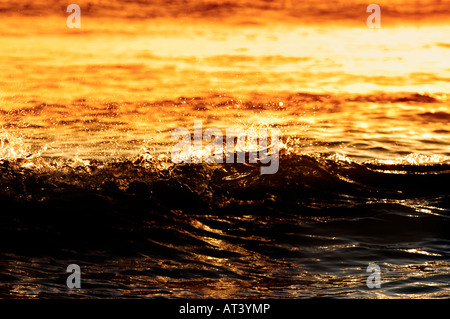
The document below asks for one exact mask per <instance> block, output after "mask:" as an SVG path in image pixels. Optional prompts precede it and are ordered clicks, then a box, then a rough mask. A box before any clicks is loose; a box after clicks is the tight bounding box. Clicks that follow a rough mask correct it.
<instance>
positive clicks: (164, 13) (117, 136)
mask: <svg viewBox="0 0 450 319" xmlns="http://www.w3.org/2000/svg"><path fill="white" fill-rule="evenodd" d="M24 3H25V2H24ZM408 3H409V6H408V7H407V8H408V10H406V12H407V15H406V13H405V10H403V11H402V10H400V8H406V7H405V3H404V2H402V1H393V2H392V1H391V2H390V4H383V3H381V6H382V10H383V11H382V12H383V14H384V15H383V20H382V23H383V27H382V28H381V29H379V30H372V29H368V28H367V27H366V25H365V20H366V17H367V15H368V14H367V13H366V12H365V6H366V4H365V3H362V2H360V1H354V2H352V5H351V6H349V4H348V3H347V2H345V3H344V2H341V1H335V2H332V4H333V5H330V4H329V3H327V4H324V3H318V2H302V1H299V2H295V3H294V2H293V1H292V2H291V1H280V2H270V1H251V2H250V1H236V2H233V3H228V4H225V5H223V4H220V3H219V2H216V1H200V2H195V1H185V2H183V3H182V2H181V1H173V2H167V3H166V2H164V4H161V3H159V2H152V4H148V5H143V4H142V3H138V2H133V1H128V2H126V3H125V4H124V3H119V2H114V1H109V2H108V3H106V2H102V1H93V2H90V4H87V3H82V2H80V3H79V4H80V6H81V8H82V28H81V29H80V30H71V29H67V27H66V24H65V23H66V20H65V19H66V17H67V14H66V13H65V3H62V2H60V1H54V2H53V4H52V5H44V4H41V3H40V2H39V1H35V2H30V3H28V5H23V6H19V7H17V6H16V5H15V4H14V5H12V4H11V3H9V2H6V1H1V2H0V9H1V11H0V12H3V13H2V19H1V21H2V23H3V28H2V29H1V30H0V47H1V51H0V56H1V59H0V61H1V62H0V71H1V74H2V76H1V78H0V85H1V91H0V125H1V132H0V172H1V177H0V190H1V191H0V202H1V207H2V208H1V213H0V241H1V242H2V243H5V244H4V245H2V248H1V251H0V297H1V298H35V297H39V298H65V297H68V296H71V297H89V298H91V297H161V296H162V297H171V298H172V297H194V298H202V297H212V298H237V297H238V298H246V297H252V298H262V297H270V298H299V297H320V296H327V297H347V298H348V297H350V298H380V297H382V298H424V297H433V298H440V297H449V295H450V285H449V279H450V275H449V266H450V254H449V247H450V246H449V245H450V233H449V231H448V229H449V226H450V220H449V218H450V197H449V191H450V186H449V184H448V181H449V177H450V147H449V146H450V124H449V123H450V101H449V99H448V93H449V91H450V90H449V89H450V87H449V83H450V81H449V79H450V62H449V61H450V60H449V59H448V57H449V48H450V44H449V41H448V34H449V31H450V27H449V26H448V23H446V22H445V21H448V14H449V13H448V7H447V6H446V5H447V4H448V2H446V1H436V2H433V1H430V2H413V3H410V2H408ZM181 7H183V8H184V10H181V9H180V8H181ZM346 7H350V9H348V10H345V8H346ZM181 12H182V13H181ZM425 12H426V13H427V16H426V17H423V13H425ZM319 16H320V17H321V18H320V19H319V18H318V17H319ZM419 17H422V18H421V19H422V20H421V23H418V22H417V19H418V18H419ZM446 19H447V20H446ZM325 20H326V21H325ZM194 120H201V121H203V129H207V128H213V127H214V128H219V129H220V130H222V131H223V132H225V130H226V128H230V127H242V128H244V129H247V128H255V129H257V128H267V127H271V128H278V129H280V131H281V137H280V143H279V148H280V163H279V170H278V172H277V173H276V174H273V175H261V174H260V166H261V164H260V163H258V164H207V163H203V164H175V163H173V162H172V161H171V159H170V151H171V149H172V147H173V145H174V143H175V142H174V141H173V140H171V133H172V131H173V130H174V129H176V128H180V127H183V128H187V129H188V130H189V131H190V132H192V134H193V132H194V130H193V125H194ZM205 144H206V143H205ZM72 263H76V264H78V265H80V266H81V269H82V289H78V290H68V289H67V287H66V286H65V283H66V278H67V276H68V274H67V273H66V272H65V270H66V267H67V266H68V265H69V264H72ZM369 263H376V264H378V265H379V266H380V268H381V283H382V285H381V288H379V289H369V288H368V287H367V285H366V279H367V276H368V273H367V272H366V268H367V266H368V265H369Z"/></svg>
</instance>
